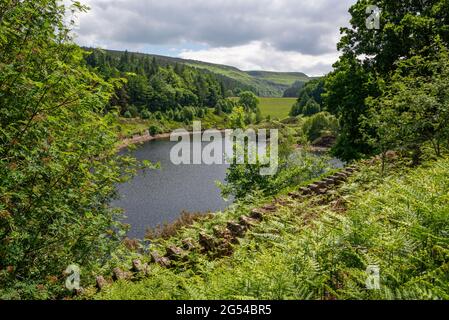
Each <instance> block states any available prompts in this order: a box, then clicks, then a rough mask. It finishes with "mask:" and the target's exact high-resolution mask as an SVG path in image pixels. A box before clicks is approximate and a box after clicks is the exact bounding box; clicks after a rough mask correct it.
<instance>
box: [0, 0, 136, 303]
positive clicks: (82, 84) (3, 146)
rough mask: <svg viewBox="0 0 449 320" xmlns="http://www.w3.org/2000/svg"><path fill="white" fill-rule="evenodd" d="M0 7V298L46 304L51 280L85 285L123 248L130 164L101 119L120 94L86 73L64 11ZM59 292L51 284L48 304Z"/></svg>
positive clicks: (16, 4) (45, 1)
mask: <svg viewBox="0 0 449 320" xmlns="http://www.w3.org/2000/svg"><path fill="white" fill-rule="evenodd" d="M0 7H1V12H2V15H1V19H0V52H1V54H0V88H1V89H0V92H1V94H0V124H1V130H0V270H4V269H5V268H8V270H9V272H8V273H7V274H5V273H4V272H3V271H2V273H1V274H2V275H1V277H0V296H2V297H15V298H32V297H39V294H40V295H41V296H40V297H42V295H44V294H46V293H45V292H42V291H39V290H37V289H36V285H37V284H46V283H45V278H46V277H48V276H53V277H54V278H55V279H61V277H60V275H61V274H62V272H63V271H64V270H65V269H66V268H67V266H68V265H69V264H73V263H75V264H78V265H80V266H82V268H83V272H84V274H85V276H88V275H89V270H91V268H92V267H93V266H94V265H96V264H97V263H99V261H101V260H102V259H105V258H106V257H107V256H109V255H110V250H111V248H112V247H114V246H115V245H117V244H118V242H117V240H119V238H120V234H121V230H123V227H122V226H121V224H120V223H118V222H117V217H118V213H117V212H116V211H114V210H112V209H111V208H110V207H109V203H110V200H111V198H112V197H113V196H114V193H115V192H114V190H115V184H116V183H117V182H119V181H122V178H123V176H122V173H124V171H125V170H128V169H129V166H128V164H129V163H130V162H131V160H130V159H127V158H122V157H120V156H118V155H117V153H116V149H115V146H116V134H115V132H114V131H113V130H112V126H113V124H114V121H113V119H114V116H113V115H107V116H102V114H104V111H105V107H106V105H107V103H108V101H109V99H110V97H111V93H112V89H113V88H112V87H111V85H109V84H108V83H106V82H105V81H104V80H103V79H101V78H100V77H98V76H97V75H95V74H93V73H92V72H90V71H89V70H88V69H87V68H86V67H85V66H84V62H83V60H84V52H83V51H82V50H81V49H80V48H79V47H77V46H76V45H74V44H72V43H71V39H70V36H69V27H67V26H65V24H64V21H66V19H65V15H66V12H67V11H66V6H64V5H62V4H61V3H60V2H59V1H56V0H35V1H3V2H2V4H1V5H0ZM70 8H71V9H72V10H74V11H84V10H85V9H86V8H85V7H83V6H81V5H80V4H79V3H77V2H73V3H72V4H71V6H70ZM5 12H6V13H7V14H3V13H5ZM122 170H123V171H122ZM113 230H114V231H113ZM61 282H62V279H61V280H58V283H56V284H55V286H54V287H51V285H49V284H48V285H47V284H46V287H47V288H49V287H51V288H52V289H54V290H55V291H51V292H50V296H52V295H51V294H57V293H58V292H60V291H61V290H62V288H63V284H62V283H61ZM47 297H48V296H47Z"/></svg>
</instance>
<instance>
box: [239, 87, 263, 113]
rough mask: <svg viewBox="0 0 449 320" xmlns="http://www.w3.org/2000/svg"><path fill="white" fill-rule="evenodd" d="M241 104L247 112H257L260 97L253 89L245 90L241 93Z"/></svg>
mask: <svg viewBox="0 0 449 320" xmlns="http://www.w3.org/2000/svg"><path fill="white" fill-rule="evenodd" d="M239 105H241V106H243V107H244V108H245V111H247V112H255V111H256V110H257V109H258V107H259V98H257V96H256V95H255V94H254V93H252V92H251V91H244V92H241V93H240V94H239Z"/></svg>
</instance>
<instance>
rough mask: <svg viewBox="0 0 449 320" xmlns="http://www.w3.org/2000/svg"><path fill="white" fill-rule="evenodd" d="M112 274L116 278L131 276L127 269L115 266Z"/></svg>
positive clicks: (121, 278) (125, 278) (123, 278)
mask: <svg viewBox="0 0 449 320" xmlns="http://www.w3.org/2000/svg"><path fill="white" fill-rule="evenodd" d="M112 275H113V278H114V279H115V280H117V281H118V280H128V279H130V278H131V274H130V273H129V272H127V271H123V270H122V269H120V268H114V269H113V270H112Z"/></svg>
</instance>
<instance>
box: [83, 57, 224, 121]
mask: <svg viewBox="0 0 449 320" xmlns="http://www.w3.org/2000/svg"><path fill="white" fill-rule="evenodd" d="M88 52H89V55H88V57H87V58H86V61H87V63H88V65H89V66H90V67H91V68H92V69H93V70H95V71H96V72H97V73H99V74H100V75H101V76H103V77H105V78H107V79H109V78H115V79H124V81H122V82H121V84H122V85H121V86H117V87H116V89H115V96H114V97H112V99H111V100H110V108H114V107H118V108H119V109H120V112H121V114H123V115H125V114H126V113H127V111H130V112H131V114H132V111H131V110H130V109H133V108H134V109H136V113H137V114H139V112H140V114H144V115H145V114H147V113H146V112H157V111H160V112H162V113H164V114H165V113H169V112H170V111H172V112H173V111H174V112H181V113H182V112H183V109H184V108H185V107H191V106H194V107H202V108H205V107H215V106H216V104H217V102H218V101H219V100H220V99H221V98H222V97H223V95H224V92H222V90H223V88H222V85H221V83H220V82H219V80H218V79H216V78H215V77H213V76H212V75H211V74H208V73H205V72H202V71H199V70H197V69H195V68H191V67H187V66H185V65H180V64H172V65H161V64H159V63H158V62H157V60H156V58H155V57H153V58H152V59H150V56H148V55H141V54H137V53H130V52H128V51H125V52H112V51H104V50H99V49H89V50H88ZM133 116H134V115H133ZM184 120H186V119H184Z"/></svg>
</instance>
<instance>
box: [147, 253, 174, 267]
mask: <svg viewBox="0 0 449 320" xmlns="http://www.w3.org/2000/svg"><path fill="white" fill-rule="evenodd" d="M150 256H151V261H152V262H154V263H157V264H159V265H160V266H161V267H169V266H170V264H171V262H170V259H168V258H167V257H161V256H160V255H159V253H157V252H156V251H153V252H151V253H150Z"/></svg>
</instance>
